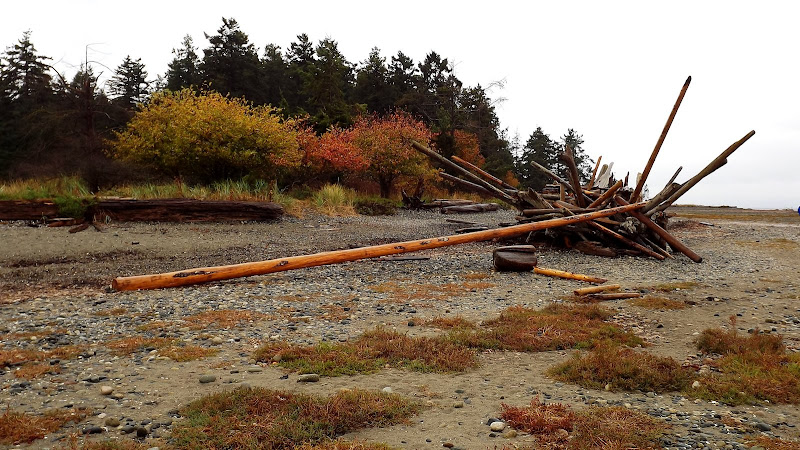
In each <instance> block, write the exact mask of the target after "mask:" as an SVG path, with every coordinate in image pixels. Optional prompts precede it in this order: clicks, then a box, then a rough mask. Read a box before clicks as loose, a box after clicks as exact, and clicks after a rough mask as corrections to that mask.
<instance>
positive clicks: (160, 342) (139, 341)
mask: <svg viewBox="0 0 800 450" xmlns="http://www.w3.org/2000/svg"><path fill="white" fill-rule="evenodd" d="M173 342H174V340H172V339H167V338H159V337H154V338H146V337H144V336H130V337H125V338H120V339H116V340H113V341H111V342H109V343H108V344H106V347H108V349H109V350H111V353H113V354H115V355H117V356H123V355H130V354H132V353H136V352H140V351H143V350H147V349H151V350H154V349H159V348H164V347H167V346H169V345H171V344H172V343H173Z"/></svg>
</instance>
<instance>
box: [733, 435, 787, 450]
mask: <svg viewBox="0 0 800 450" xmlns="http://www.w3.org/2000/svg"><path fill="white" fill-rule="evenodd" d="M745 441H746V443H747V444H748V445H751V446H759V447H762V448H764V450H798V449H800V441H786V440H783V439H781V438H776V437H769V436H764V435H760V436H756V437H753V438H748V439H746V440H745Z"/></svg>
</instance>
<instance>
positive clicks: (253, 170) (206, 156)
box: [110, 89, 302, 182]
mask: <svg viewBox="0 0 800 450" xmlns="http://www.w3.org/2000/svg"><path fill="white" fill-rule="evenodd" d="M110 149H111V150H110V152H111V154H112V156H114V157H115V158H120V159H125V160H130V161H133V162H136V163H139V164H144V165H147V166H150V167H152V168H154V169H156V170H158V171H160V172H163V173H165V174H167V175H170V176H174V177H187V178H190V179H192V180H193V181H198V182H210V181H214V180H223V179H235V178H239V177H242V176H245V175H253V176H256V177H260V178H267V179H276V178H278V177H280V176H281V175H282V174H283V173H285V172H286V171H287V170H288V169H291V168H295V167H298V166H299V165H300V163H301V159H302V154H301V152H300V150H299V145H298V132H297V124H296V123H295V122H294V121H292V120H284V119H282V118H281V117H280V116H279V115H278V114H277V113H276V110H275V109H274V108H272V107H269V106H252V105H251V104H249V103H248V102H247V101H245V100H243V99H238V98H229V97H225V96H223V95H221V94H219V93H216V92H199V93H198V92H195V91H193V90H191V89H183V90H181V91H178V92H170V91H162V92H157V93H155V94H153V96H152V98H151V100H150V102H149V103H148V104H147V105H146V106H144V107H142V108H141V109H140V110H139V111H137V112H136V114H135V115H134V117H133V119H132V120H131V121H130V122H129V123H128V125H127V127H126V128H125V130H123V131H121V132H117V133H116V136H115V139H114V140H113V141H112V142H111V143H110Z"/></svg>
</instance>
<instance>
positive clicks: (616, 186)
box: [587, 180, 622, 208]
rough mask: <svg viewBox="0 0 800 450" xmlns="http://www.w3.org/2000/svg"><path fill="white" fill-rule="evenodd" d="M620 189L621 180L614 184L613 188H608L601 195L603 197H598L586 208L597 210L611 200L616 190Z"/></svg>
mask: <svg viewBox="0 0 800 450" xmlns="http://www.w3.org/2000/svg"><path fill="white" fill-rule="evenodd" d="M621 187H622V180H619V181H617V182H616V183H614V185H613V186H611V187H610V188H608V190H607V191H605V192H604V193H603V195H601V196H600V197H597V199H596V200H595V201H593V202H592V203H590V204H589V206H587V208H598V207H601V206H602V205H604V204H605V203H606V202H608V201H609V200H611V198H612V197H614V194H616V192H617V190H619V188H621Z"/></svg>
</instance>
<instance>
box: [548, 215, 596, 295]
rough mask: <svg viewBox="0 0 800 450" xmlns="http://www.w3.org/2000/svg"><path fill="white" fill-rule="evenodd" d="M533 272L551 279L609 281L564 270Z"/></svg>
mask: <svg viewBox="0 0 800 450" xmlns="http://www.w3.org/2000/svg"><path fill="white" fill-rule="evenodd" d="M573 217H576V216H573ZM537 223H538V222H537ZM533 272H534V273H538V274H539V275H547V276H549V277H557V278H566V279H568V280H578V281H586V282H589V283H605V282H606V281H608V280H606V279H605V278H599V277H593V276H591V275H583V274H580V273H572V272H565V271H563V270H556V269H545V268H544V267H534V268H533Z"/></svg>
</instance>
